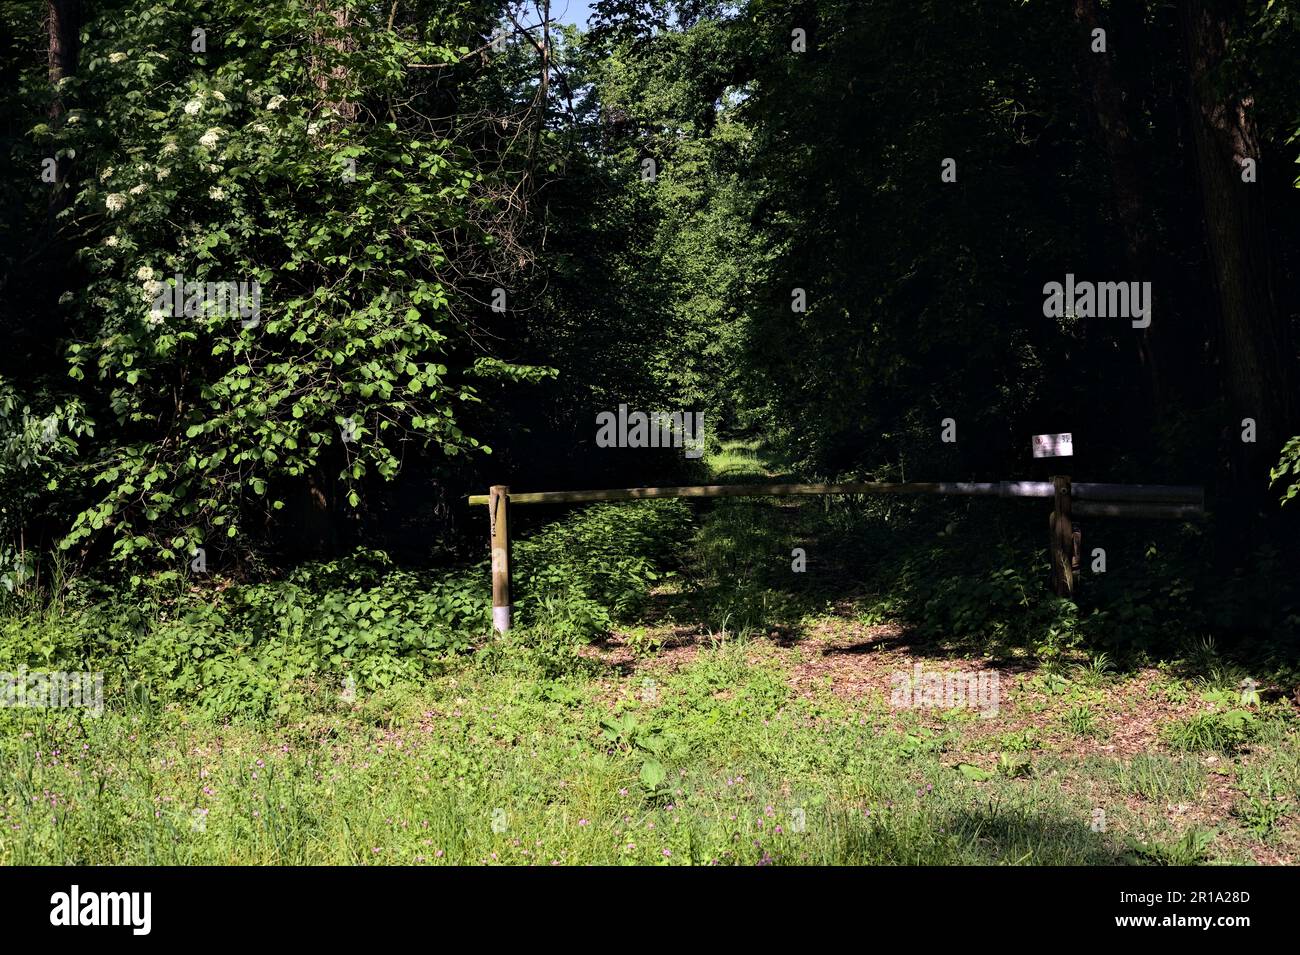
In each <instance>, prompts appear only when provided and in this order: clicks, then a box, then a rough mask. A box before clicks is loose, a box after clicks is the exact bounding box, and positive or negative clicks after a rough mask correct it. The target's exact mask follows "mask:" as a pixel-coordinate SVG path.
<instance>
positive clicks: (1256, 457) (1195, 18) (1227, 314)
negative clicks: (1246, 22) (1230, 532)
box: [1179, 0, 1295, 494]
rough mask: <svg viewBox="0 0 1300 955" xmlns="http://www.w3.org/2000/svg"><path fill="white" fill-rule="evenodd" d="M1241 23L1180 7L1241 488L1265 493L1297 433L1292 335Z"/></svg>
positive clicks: (1218, 6)
mask: <svg viewBox="0 0 1300 955" xmlns="http://www.w3.org/2000/svg"><path fill="white" fill-rule="evenodd" d="M1241 19H1242V11H1241V9H1240V8H1239V7H1238V5H1236V4H1232V5H1229V4H1225V3H1221V2H1218V0H1182V2H1181V3H1180V5H1179V21H1180V24H1181V27H1182V36H1183V43H1184V47H1185V52H1186V56H1187V64H1188V68H1189V83H1188V88H1187V95H1188V98H1189V102H1190V105H1191V112H1192V134H1193V135H1192V140H1193V148H1194V154H1195V163H1196V169H1197V172H1198V177H1197V178H1198V181H1199V185H1200V201H1201V207H1202V210H1203V218H1204V224H1205V240H1206V245H1207V247H1208V250H1209V257H1210V262H1211V264H1212V267H1213V278H1214V286H1215V291H1216V294H1217V298H1218V302H1217V306H1218V307H1217V310H1216V311H1217V318H1218V331H1219V338H1220V342H1219V346H1220V348H1221V350H1222V359H1223V371H1224V375H1225V379H1226V381H1225V385H1226V392H1227V396H1228V400H1229V403H1230V407H1231V409H1232V412H1233V418H1234V420H1233V422H1232V423H1231V425H1230V433H1231V434H1232V436H1233V437H1232V441H1231V444H1232V446H1233V448H1234V455H1233V457H1234V458H1235V460H1234V461H1233V465H1234V482H1235V483H1237V484H1238V485H1241V486H1243V487H1244V488H1248V489H1250V490H1251V491H1254V492H1255V493H1261V494H1262V493H1263V490H1264V487H1265V484H1266V481H1267V470H1268V467H1269V465H1270V464H1272V463H1273V462H1274V461H1275V460H1276V459H1277V453H1278V450H1279V448H1280V447H1281V446H1282V442H1283V440H1284V439H1285V438H1286V436H1287V435H1288V434H1290V433H1291V432H1290V428H1291V425H1292V423H1293V421H1294V413H1295V407H1294V404H1295V399H1294V396H1293V395H1292V392H1291V387H1292V369H1291V367H1290V365H1291V364H1292V361H1293V357H1292V355H1291V353H1290V350H1289V348H1288V337H1289V336H1288V335H1287V331H1286V327H1285V323H1284V321H1283V317H1282V313H1281V311H1280V309H1279V308H1278V302H1277V298H1276V296H1275V294H1274V290H1273V281H1272V268H1271V262H1270V258H1271V253H1270V249H1269V243H1268V241H1267V238H1266V230H1265V203H1264V193H1263V191H1262V188H1261V186H1260V185H1258V184H1257V183H1255V182H1253V181H1247V180H1253V178H1254V177H1251V176H1247V175H1245V174H1244V173H1245V170H1246V167H1247V165H1248V164H1250V163H1257V162H1258V161H1259V159H1260V142H1259V136H1258V132H1257V130H1256V125H1255V120H1254V117H1253V115H1252V108H1253V106H1254V99H1253V97H1252V95H1251V93H1250V92H1249V90H1248V89H1246V88H1244V82H1243V81H1242V79H1241V78H1240V77H1239V76H1237V75H1234V74H1233V73H1232V72H1231V71H1229V70H1227V69H1225V68H1224V67H1225V58H1226V55H1227V51H1228V45H1229V41H1230V39H1231V38H1232V36H1233V34H1234V31H1236V30H1238V29H1239V28H1240V25H1241ZM1243 418H1252V419H1254V421H1255V426H1256V437H1257V440H1256V441H1255V442H1254V443H1248V442H1239V441H1237V440H1236V433H1237V431H1238V421H1239V419H1243ZM1237 449H1239V450H1237Z"/></svg>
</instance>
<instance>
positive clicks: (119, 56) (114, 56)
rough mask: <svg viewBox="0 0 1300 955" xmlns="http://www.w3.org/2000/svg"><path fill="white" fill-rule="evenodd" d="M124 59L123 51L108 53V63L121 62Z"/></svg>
mask: <svg viewBox="0 0 1300 955" xmlns="http://www.w3.org/2000/svg"><path fill="white" fill-rule="evenodd" d="M125 59H126V54H125V53H110V54H109V55H108V62H110V63H121V62H122V61H123V60H125Z"/></svg>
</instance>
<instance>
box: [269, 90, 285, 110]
mask: <svg viewBox="0 0 1300 955" xmlns="http://www.w3.org/2000/svg"><path fill="white" fill-rule="evenodd" d="M284 102H285V100H284V97H283V96H280V95H279V94H276V95H275V96H272V97H271V98H270V99H269V100H268V101H267V103H266V108H267V109H269V110H277V109H279V108H280V107H281V106H283V105H284Z"/></svg>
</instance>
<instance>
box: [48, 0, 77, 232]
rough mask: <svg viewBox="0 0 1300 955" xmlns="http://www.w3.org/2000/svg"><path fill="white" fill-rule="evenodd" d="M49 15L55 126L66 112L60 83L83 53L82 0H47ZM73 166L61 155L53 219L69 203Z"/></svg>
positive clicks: (53, 196)
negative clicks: (69, 184)
mask: <svg viewBox="0 0 1300 955" xmlns="http://www.w3.org/2000/svg"><path fill="white" fill-rule="evenodd" d="M46 14H47V17H48V19H49V27H50V49H49V68H50V86H51V88H52V92H53V96H52V97H51V99H50V106H49V117H50V124H51V126H53V125H54V124H55V123H56V122H57V121H58V120H59V119H61V118H62V116H63V114H64V112H65V111H66V110H65V108H64V105H63V94H62V93H61V92H60V90H59V83H60V81H61V80H63V79H64V78H65V77H69V76H75V75H76V73H77V59H78V56H79V55H80V53H81V0H47V2H46ZM70 166H71V161H70V160H69V159H68V157H67V156H59V157H57V158H56V160H55V164H54V183H53V187H52V188H51V190H50V217H51V220H52V219H53V217H54V215H55V213H57V212H58V211H59V210H60V209H62V208H63V207H64V206H66V205H67V201H68V196H69V195H70V190H69V189H68V179H69V176H70V173H71V169H70Z"/></svg>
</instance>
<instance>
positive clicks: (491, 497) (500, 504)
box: [488, 484, 511, 633]
mask: <svg viewBox="0 0 1300 955" xmlns="http://www.w3.org/2000/svg"><path fill="white" fill-rule="evenodd" d="M509 508H510V488H509V487H507V486H506V485H504V484H494V485H492V488H491V490H490V491H489V492H488V523H489V525H490V527H491V532H492V626H493V628H495V629H496V631H497V632H498V633H505V632H506V631H508V630H509V629H510V611H511V606H510V530H509V524H508V518H507V512H508V511H509Z"/></svg>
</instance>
